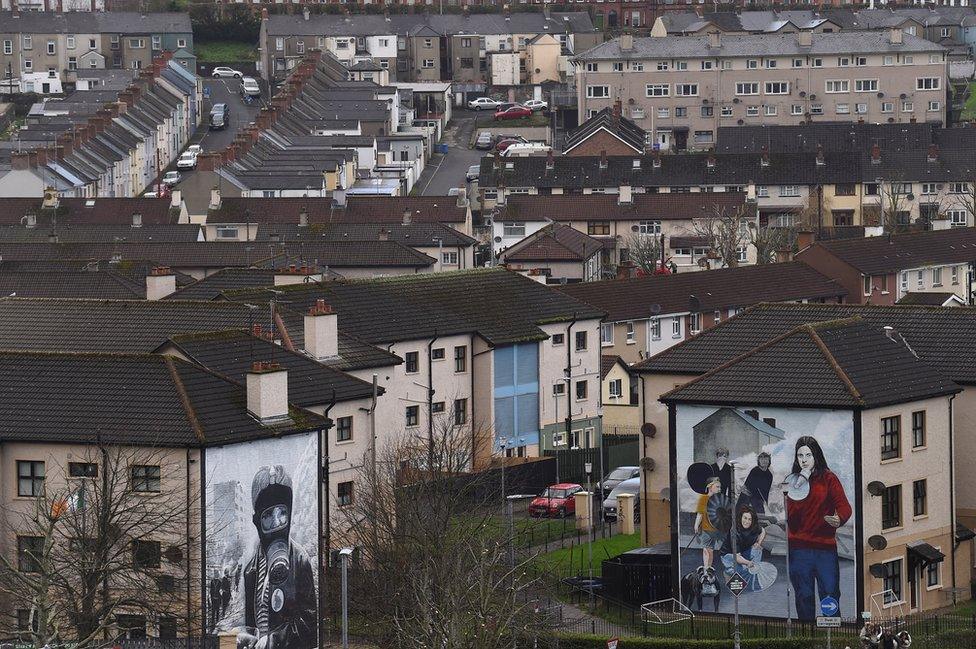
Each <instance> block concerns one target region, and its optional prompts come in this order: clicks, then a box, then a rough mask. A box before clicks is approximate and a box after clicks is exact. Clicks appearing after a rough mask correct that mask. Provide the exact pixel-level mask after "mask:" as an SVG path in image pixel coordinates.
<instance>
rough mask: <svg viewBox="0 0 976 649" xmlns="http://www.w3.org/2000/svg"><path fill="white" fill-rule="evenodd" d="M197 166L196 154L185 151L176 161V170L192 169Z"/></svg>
mask: <svg viewBox="0 0 976 649" xmlns="http://www.w3.org/2000/svg"><path fill="white" fill-rule="evenodd" d="M196 166H197V154H195V153H190V152H189V151H187V152H186V153H184V154H183V155H181V156H180V157H179V159H178V160H177V161H176V168H177V169H193V168H195V167H196Z"/></svg>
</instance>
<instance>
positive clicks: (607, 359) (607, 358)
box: [600, 354, 629, 381]
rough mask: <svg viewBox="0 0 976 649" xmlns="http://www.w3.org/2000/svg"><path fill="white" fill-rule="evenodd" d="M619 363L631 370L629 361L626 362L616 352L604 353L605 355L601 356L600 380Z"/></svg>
mask: <svg viewBox="0 0 976 649" xmlns="http://www.w3.org/2000/svg"><path fill="white" fill-rule="evenodd" d="M617 364H619V365H621V366H622V367H623V368H624V369H625V370H628V371H629V368H628V367H627V363H625V362H624V359H622V358H620V357H619V356H617V355H616V354H612V355H608V354H604V355H603V356H600V380H601V381H602V380H603V379H605V378H607V374H609V373H610V370H612V369H613V368H614V366H616V365H617Z"/></svg>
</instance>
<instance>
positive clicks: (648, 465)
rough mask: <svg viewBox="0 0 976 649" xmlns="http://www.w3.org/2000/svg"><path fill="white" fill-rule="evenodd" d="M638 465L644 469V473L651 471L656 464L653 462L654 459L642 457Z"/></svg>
mask: <svg viewBox="0 0 976 649" xmlns="http://www.w3.org/2000/svg"><path fill="white" fill-rule="evenodd" d="M640 464H641V468H642V469H644V470H645V471H653V470H654V467H655V466H656V465H657V463H656V462H655V461H654V458H652V457H642V458H641V461H640Z"/></svg>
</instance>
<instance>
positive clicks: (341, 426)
mask: <svg viewBox="0 0 976 649" xmlns="http://www.w3.org/2000/svg"><path fill="white" fill-rule="evenodd" d="M352 439H353V421H352V416H348V417H336V444H343V443H348V442H351V441H352Z"/></svg>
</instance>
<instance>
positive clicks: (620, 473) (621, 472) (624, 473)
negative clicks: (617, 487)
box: [607, 466, 633, 480]
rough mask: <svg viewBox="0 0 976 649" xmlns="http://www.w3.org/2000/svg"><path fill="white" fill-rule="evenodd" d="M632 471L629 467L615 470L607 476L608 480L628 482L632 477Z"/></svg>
mask: <svg viewBox="0 0 976 649" xmlns="http://www.w3.org/2000/svg"><path fill="white" fill-rule="evenodd" d="M632 471H633V469H632V468H630V467H629V466H628V467H620V468H618V469H614V470H613V471H611V472H610V475H608V476H607V480H626V479H627V478H629V477H630V474H631V472H632Z"/></svg>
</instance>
